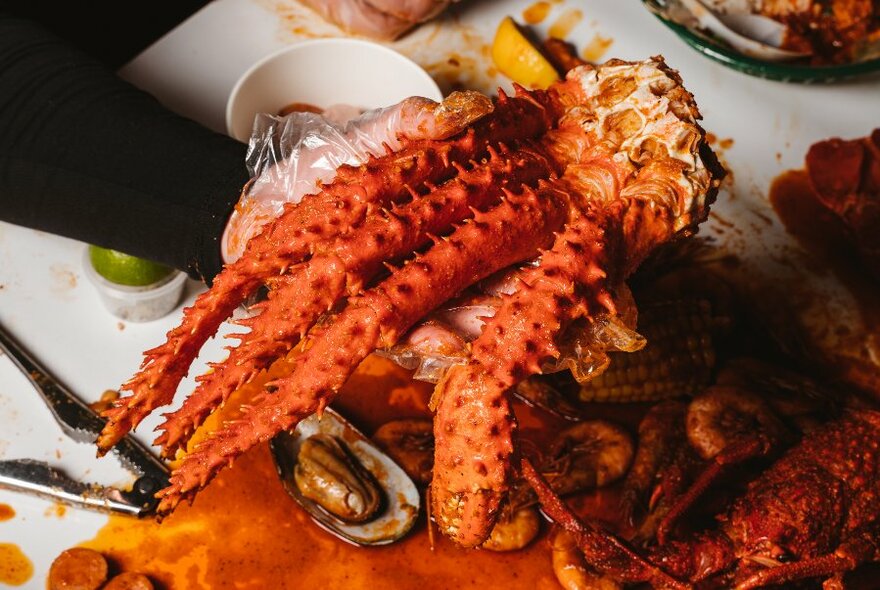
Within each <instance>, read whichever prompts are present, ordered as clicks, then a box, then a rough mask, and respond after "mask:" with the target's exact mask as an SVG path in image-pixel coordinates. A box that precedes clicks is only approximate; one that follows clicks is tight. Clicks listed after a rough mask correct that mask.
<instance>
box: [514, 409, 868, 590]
mask: <svg viewBox="0 0 880 590" xmlns="http://www.w3.org/2000/svg"><path fill="white" fill-rule="evenodd" d="M878 471H880V411H876V410H872V409H858V410H855V409H850V410H848V411H846V412H845V413H844V414H843V415H842V416H841V417H840V418H838V419H836V420H833V421H831V422H829V423H827V424H825V425H824V426H821V427H820V428H818V429H816V430H814V431H812V432H810V433H809V434H808V435H807V436H806V437H805V438H804V439H803V440H802V441H801V442H800V443H799V444H797V445H796V446H794V447H792V448H791V449H789V450H788V452H786V453H785V454H784V455H783V456H782V457H781V458H780V459H778V460H777V461H776V462H775V463H773V464H772V465H771V466H770V467H769V468H768V469H767V470H766V471H765V472H764V473H763V474H762V475H760V476H759V477H758V478H757V479H756V480H754V481H753V482H751V483H750V484H749V486H748V489H747V491H746V493H745V495H743V496H742V497H740V498H739V499H738V500H736V501H735V502H734V503H733V504H732V506H731V507H730V509H729V510H728V511H727V512H726V513H723V514H722V515H720V516H719V517H718V520H719V523H720V525H719V527H718V528H717V529H712V530H707V531H704V532H702V533H700V534H698V535H697V536H696V537H695V538H692V539H690V540H681V541H672V542H669V543H668V544H665V545H661V546H659V547H656V548H654V549H652V550H650V551H649V552H648V554H647V555H645V556H643V555H640V554H639V553H637V552H636V551H635V550H634V549H633V548H632V547H630V546H629V545H628V544H627V543H625V542H624V541H622V540H620V539H618V538H617V537H615V536H614V535H612V534H611V533H609V532H607V531H604V530H602V529H601V528H599V527H598V526H596V525H594V524H591V523H582V522H580V521H579V520H578V519H577V517H576V516H575V515H574V514H573V513H572V512H571V510H570V509H569V508H568V507H567V506H566V505H565V504H564V503H563V502H562V501H561V500H560V499H559V497H558V496H556V495H555V494H553V492H552V491H551V490H550V488H549V487H548V486H547V485H546V482H545V481H544V480H543V479H542V477H541V476H540V475H539V474H538V473H537V472H536V471H535V470H534V468H533V467H532V466H531V464H530V463H529V462H528V461H527V460H524V461H523V473H524V475H525V477H526V478H527V479H528V480H529V483H531V485H532V486H533V487H534V488H535V491H536V492H537V494H538V497H539V500H540V502H541V503H542V505H543V507H544V510H545V512H546V513H547V514H548V515H549V516H550V517H551V518H553V519H554V520H555V521H556V522H557V523H559V524H560V525H562V526H563V527H564V528H565V529H567V530H568V531H569V532H570V533H571V534H572V535H574V536H575V538H576V540H577V544H578V546H579V547H580V549H581V550H582V551H583V552H584V554H585V556H586V558H587V561H588V563H589V564H590V565H591V566H593V567H595V568H596V569H597V570H599V571H601V572H603V573H605V574H606V575H609V576H611V577H613V578H615V579H619V580H620V581H622V582H649V583H651V584H653V585H654V586H656V587H661V588H693V587H694V586H695V585H699V586H700V587H707V586H708V587H718V586H720V587H734V588H736V589H737V590H747V589H750V588H761V587H765V586H770V585H779V584H786V583H791V582H795V581H798V580H804V579H808V578H829V580H828V581H827V582H826V586H825V587H826V588H840V587H842V580H843V575H844V573H846V572H848V571H850V570H853V569H855V568H856V567H857V566H858V565H860V564H862V563H868V562H871V561H880V524H878V519H877V515H878V514H880V477H878Z"/></svg>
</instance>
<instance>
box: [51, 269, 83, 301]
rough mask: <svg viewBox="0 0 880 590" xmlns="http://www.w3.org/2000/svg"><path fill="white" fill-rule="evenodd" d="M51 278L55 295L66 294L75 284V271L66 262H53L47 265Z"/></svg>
mask: <svg viewBox="0 0 880 590" xmlns="http://www.w3.org/2000/svg"><path fill="white" fill-rule="evenodd" d="M49 274H50V276H51V278H52V286H51V289H52V292H54V293H55V294H57V295H67V294H68V293H70V292H71V291H73V290H74V289H76V285H77V277H76V273H75V272H74V271H73V270H72V269H71V268H70V267H69V266H67V265H66V264H53V265H52V266H50V267H49Z"/></svg>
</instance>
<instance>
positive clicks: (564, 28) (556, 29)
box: [547, 8, 584, 39]
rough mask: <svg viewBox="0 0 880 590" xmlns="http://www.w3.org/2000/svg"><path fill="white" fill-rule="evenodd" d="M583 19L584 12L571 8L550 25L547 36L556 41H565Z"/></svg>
mask: <svg viewBox="0 0 880 590" xmlns="http://www.w3.org/2000/svg"><path fill="white" fill-rule="evenodd" d="M583 18H584V13H583V12H581V11H580V10H578V9H577V8H569V9H568V10H566V11H565V12H563V13H562V14H560V15H559V18H557V19H556V20H555V21H554V22H553V24H552V25H550V29H548V31H547V34H548V35H550V36H551V37H554V38H556V39H565V38H566V37H568V35H569V33H571V31H572V29H574V28H575V27H576V26H577V25H578V23H579V22H581V20H583Z"/></svg>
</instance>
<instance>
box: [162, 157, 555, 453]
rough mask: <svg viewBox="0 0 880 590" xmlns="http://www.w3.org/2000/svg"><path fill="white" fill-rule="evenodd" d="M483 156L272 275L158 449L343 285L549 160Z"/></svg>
mask: <svg viewBox="0 0 880 590" xmlns="http://www.w3.org/2000/svg"><path fill="white" fill-rule="evenodd" d="M490 154H491V155H490V158H489V160H488V161H487V162H486V163H484V164H480V165H474V167H473V168H472V169H471V170H465V169H463V168H462V169H461V171H460V172H459V175H458V176H457V177H456V178H455V179H453V180H451V181H449V182H447V183H446V184H444V185H441V186H440V187H438V188H437V189H435V190H434V191H432V192H431V193H429V194H428V195H427V196H425V197H422V198H417V199H414V200H413V201H411V202H410V203H407V204H405V205H400V206H397V207H395V208H393V209H392V210H391V211H388V212H385V213H384V214H382V215H378V216H376V217H371V218H370V219H368V220H367V221H365V222H364V225H362V226H361V227H359V228H356V229H354V230H353V231H351V232H349V233H347V234H344V235H342V236H339V237H338V238H337V239H336V240H334V241H333V242H331V244H330V245H329V246H326V247H325V246H322V247H321V248H320V250H319V251H318V252H316V254H315V255H314V256H313V257H312V258H311V260H309V261H308V262H305V263H303V264H302V265H300V266H299V267H297V268H295V269H293V270H292V271H291V274H289V275H285V276H284V277H283V279H282V280H279V282H280V283H281V285H280V286H279V287H278V288H276V289H273V290H272V291H271V292H270V298H269V300H268V301H267V302H265V303H264V304H261V308H262V309H261V310H260V315H258V316H255V317H253V318H250V319H248V320H245V321H243V322H240V323H242V324H243V325H246V326H249V327H250V328H251V331H250V332H249V333H245V334H240V335H236V336H235V337H237V338H239V339H240V340H241V343H240V344H239V345H238V347H235V348H232V349H231V350H230V355H229V358H228V359H227V360H226V361H225V362H224V363H217V364H216V365H214V367H213V368H214V369H215V370H214V371H213V372H210V373H207V374H206V375H204V376H202V377H199V386H198V388H197V389H196V390H195V392H193V394H192V395H190V396H189V397H188V398H187V399H186V401H185V403H184V405H183V407H182V408H181V409H180V410H178V411H177V412H175V413H173V414H169V415H168V417H167V419H166V421H165V423H164V424H163V425H161V426H160V427H159V428H160V429H161V430H164V431H165V432H164V434H163V435H162V436H161V437H160V438H159V440H157V443H160V444H163V445H164V447H165V454H166V455H167V456H173V452H174V451H175V450H176V449H178V448H181V447H182V446H183V445H184V444H185V442H186V441H187V440H188V439H189V438H190V436H191V435H192V433H193V432H194V430H195V428H196V427H198V425H199V424H201V423H202V421H204V419H205V418H206V417H207V416H208V415H209V414H210V413H211V411H212V410H213V409H214V408H215V407H216V406H217V405H218V404H220V403H222V402H224V401H226V399H227V398H228V397H229V395H230V394H231V393H232V392H233V391H234V390H236V389H237V388H238V387H240V386H241V385H243V384H244V383H247V382H249V381H250V380H251V379H252V378H253V377H254V376H256V375H257V373H258V372H259V371H260V370H261V369H263V368H265V367H266V366H268V364H269V363H271V362H272V361H273V360H274V359H275V358H278V357H279V356H281V355H282V354H284V353H286V352H287V351H288V350H290V349H291V348H292V347H293V346H295V345H296V343H297V342H298V341H299V339H300V338H301V337H302V336H303V334H304V333H305V332H307V331H308V330H309V328H311V327H312V325H314V323H315V322H316V321H317V320H318V318H319V317H320V315H321V314H322V313H326V312H328V311H329V310H330V309H332V308H333V307H334V306H335V305H336V304H337V303H338V302H339V301H341V300H342V298H343V296H344V295H345V294H346V293H345V291H346V290H347V291H348V295H349V296H355V295H357V294H358V293H360V292H361V289H362V285H363V284H365V283H368V282H369V281H371V280H372V279H373V278H375V276H376V275H377V274H378V272H379V270H380V269H381V268H382V265H383V263H384V262H385V261H387V260H394V259H397V258H400V257H401V256H404V255H406V254H407V253H412V252H413V251H416V250H419V249H421V248H423V247H424V246H426V245H427V244H429V243H430V239H431V236H433V235H438V234H439V235H442V234H445V233H447V232H448V231H449V230H450V229H451V228H452V226H453V224H455V223H460V222H461V221H463V220H465V219H468V218H469V217H471V216H472V215H473V213H474V211H477V210H485V209H486V208H487V207H489V206H491V205H493V204H496V203H497V202H498V201H499V199H500V198H501V196H502V191H503V190H505V189H507V188H508V187H509V188H511V189H514V190H516V189H518V188H519V186H520V185H522V184H525V185H527V186H535V184H536V183H537V180H538V179H539V178H546V177H549V176H552V175H553V168H552V165H551V164H550V162H548V161H547V159H546V158H545V157H544V156H542V155H541V154H539V153H538V152H536V151H534V150H526V149H521V150H519V151H517V152H516V153H514V154H511V153H509V152H508V151H507V150H503V152H502V154H498V153H497V152H495V150H493V149H490ZM291 302H297V303H298V305H291Z"/></svg>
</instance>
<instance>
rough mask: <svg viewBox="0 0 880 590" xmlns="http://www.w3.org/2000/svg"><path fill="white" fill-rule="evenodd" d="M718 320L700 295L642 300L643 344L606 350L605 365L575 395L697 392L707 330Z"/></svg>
mask: <svg viewBox="0 0 880 590" xmlns="http://www.w3.org/2000/svg"><path fill="white" fill-rule="evenodd" d="M719 323H720V322H719V318H715V317H713V315H712V309H711V306H710V305H709V303H708V302H707V301H703V300H697V301H694V300H689V301H685V300H679V301H673V302H669V303H656V304H650V305H645V306H643V307H642V308H641V309H640V311H639V326H638V331H639V333H641V334H642V335H643V336H645V338H646V339H647V341H648V344H647V345H646V346H645V347H644V348H643V349H641V350H639V351H637V352H629V353H626V352H610V353H609V357H610V358H611V363H610V365H609V366H608V368H607V369H606V370H605V371H604V372H603V373H600V374H599V375H598V376H596V377H595V378H594V379H592V380H591V381H588V382H587V383H584V384H583V385H582V386H581V389H580V399H581V400H582V401H588V402H638V401H656V400H662V399H668V398H671V397H678V396H682V395H692V394H695V393H698V392H699V391H701V390H702V389H703V388H704V387H706V386H707V385H708V384H709V380H710V379H711V377H712V370H713V369H714V367H715V348H714V346H713V342H712V338H713V334H712V332H713V327H714V326H717V325H718V324H719Z"/></svg>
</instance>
